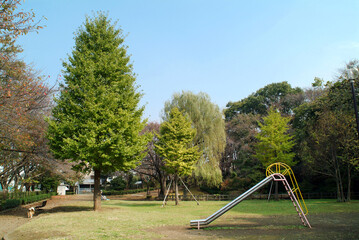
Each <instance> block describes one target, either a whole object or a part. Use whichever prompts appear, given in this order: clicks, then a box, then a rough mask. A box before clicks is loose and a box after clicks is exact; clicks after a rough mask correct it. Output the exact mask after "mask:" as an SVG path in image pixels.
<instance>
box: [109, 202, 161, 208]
mask: <svg viewBox="0 0 359 240" xmlns="http://www.w3.org/2000/svg"><path fill="white" fill-rule="evenodd" d="M161 205H162V204H160V203H150V202H148V203H147V202H146V203H136V202H125V201H122V202H120V203H115V204H111V203H110V204H109V205H108V206H118V207H121V206H122V207H134V208H141V207H156V206H158V207H161Z"/></svg>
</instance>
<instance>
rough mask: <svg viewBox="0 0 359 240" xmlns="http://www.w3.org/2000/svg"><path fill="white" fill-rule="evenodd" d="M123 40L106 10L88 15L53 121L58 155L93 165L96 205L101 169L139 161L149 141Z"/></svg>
mask: <svg viewBox="0 0 359 240" xmlns="http://www.w3.org/2000/svg"><path fill="white" fill-rule="evenodd" d="M123 41H124V39H123V36H122V31H121V29H118V28H116V26H115V25H114V24H111V20H109V19H108V18H107V16H106V15H104V14H103V13H99V14H98V16H95V17H93V18H90V17H87V18H86V21H85V23H84V24H83V26H82V27H80V28H79V30H78V32H77V33H76V36H75V47H74V49H73V51H72V55H71V56H69V58H68V61H67V62H64V64H63V65H64V68H65V70H64V80H65V83H64V84H63V85H62V86H61V87H62V90H61V94H60V96H59V98H58V99H56V103H57V105H56V107H55V108H54V109H53V112H52V113H53V117H52V119H51V120H50V121H49V130H48V139H49V142H50V147H51V150H52V152H53V153H54V155H55V156H56V157H57V158H61V159H70V160H71V161H73V162H75V163H76V168H77V169H78V170H80V171H89V170H93V171H94V173H95V185H94V210H99V209H100V208H101V193H100V174H101V173H103V172H105V173H106V172H110V171H117V170H129V169H131V168H133V167H135V163H136V162H137V161H139V160H140V159H141V158H142V157H143V154H142V152H143V151H144V149H145V147H146V144H147V136H146V135H141V134H139V133H140V132H141V130H142V129H143V128H144V125H145V122H143V121H142V120H141V116H142V113H143V110H144V108H143V107H138V104H139V101H140V97H141V94H140V93H139V92H137V86H136V85H135V80H136V78H135V76H134V73H133V72H132V65H131V64H130V57H129V56H128V54H127V52H126V46H124V45H123Z"/></svg>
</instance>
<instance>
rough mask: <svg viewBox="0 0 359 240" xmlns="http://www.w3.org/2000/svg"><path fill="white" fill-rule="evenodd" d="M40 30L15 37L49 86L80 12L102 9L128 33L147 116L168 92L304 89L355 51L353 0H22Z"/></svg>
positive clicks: (221, 95)
mask: <svg viewBox="0 0 359 240" xmlns="http://www.w3.org/2000/svg"><path fill="white" fill-rule="evenodd" d="M21 8H22V9H24V10H29V9H33V10H34V12H35V13H36V15H37V17H38V18H40V17H41V16H45V17H46V18H47V20H46V21H43V25H46V27H45V29H43V30H40V31H39V33H38V34H36V33H30V34H28V35H26V36H25V37H22V38H21V39H20V41H19V43H20V44H21V45H22V46H23V48H24V54H23V57H24V59H25V61H26V62H28V63H33V66H34V68H35V69H37V70H39V71H41V73H42V74H43V75H46V76H50V78H49V81H50V84H54V83H55V81H56V79H57V76H58V75H59V74H61V70H62V60H65V59H66V58H67V56H68V54H71V51H72V48H73V47H74V39H73V38H74V32H75V31H76V30H77V29H78V28H79V27H80V26H81V25H82V23H83V22H84V20H85V16H86V15H90V16H92V15H93V13H94V12H96V11H99V10H102V11H107V12H108V13H109V16H110V17H111V18H112V19H113V20H114V21H116V20H117V21H118V26H120V27H121V28H122V29H123V31H124V33H125V34H126V35H127V37H126V39H125V44H126V45H128V47H129V49H128V51H129V53H130V54H131V55H132V57H131V61H132V62H133V65H134V72H135V73H136V74H137V75H138V76H137V84H138V85H140V90H141V91H142V92H143V94H144V96H143V98H142V101H141V103H142V104H145V105H146V110H145V117H148V118H149V120H150V121H160V113H161V110H162V108H163V106H164V102H165V101H167V100H169V99H171V96H172V94H173V93H175V92H181V91H182V90H185V91H187V90H190V91H192V92H194V93H198V92H200V91H202V92H205V93H208V94H209V96H210V97H211V99H212V102H214V103H216V104H217V105H218V106H219V107H220V108H221V109H223V108H225V106H226V104H227V103H228V102H229V101H238V100H240V99H243V98H245V97H247V96H248V95H249V94H251V93H253V92H255V91H256V90H258V89H259V88H262V87H264V86H265V85H267V84H270V83H274V82H282V81H287V82H289V83H290V84H291V85H292V87H302V88H305V87H310V86H311V83H312V82H313V79H314V77H320V78H324V80H326V81H327V80H333V78H334V76H335V75H336V74H337V72H338V69H339V68H343V67H344V65H345V63H346V62H348V61H350V60H353V59H357V58H359V28H358V27H357V25H358V23H359V14H358V13H359V1H358V0H352V1H350V0H340V1H338V0H333V1H330V0H322V1H320V0H297V1H295V0H290V1H288V0H281V1H280V0H271V1H268V0H251V1H249V0H243V1H242V0H216V1H212V0H177V1H174V0H173V1H172V0H153V1H152V0H101V1H100V0H26V1H25V3H23V4H22V6H21Z"/></svg>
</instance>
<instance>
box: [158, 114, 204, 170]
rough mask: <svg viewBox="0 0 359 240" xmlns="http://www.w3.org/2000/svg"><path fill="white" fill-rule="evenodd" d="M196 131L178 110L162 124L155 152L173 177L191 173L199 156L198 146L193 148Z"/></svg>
mask: <svg viewBox="0 0 359 240" xmlns="http://www.w3.org/2000/svg"><path fill="white" fill-rule="evenodd" d="M195 135H196V130H195V129H193V128H192V127H191V122H190V121H189V120H188V118H187V117H185V116H184V115H183V114H182V113H181V112H180V111H179V110H178V108H173V109H172V110H171V111H170V113H169V118H168V121H167V122H163V123H162V124H161V127H160V134H159V135H158V144H156V145H155V147H156V149H155V151H156V152H157V153H158V154H159V155H161V156H162V157H163V160H164V161H165V170H166V171H167V172H168V173H170V174H174V175H178V176H186V175H190V174H191V173H192V171H193V168H194V164H195V163H196V162H197V161H198V159H199V157H200V156H201V152H200V151H199V149H198V146H193V142H192V141H193V138H194V137H195Z"/></svg>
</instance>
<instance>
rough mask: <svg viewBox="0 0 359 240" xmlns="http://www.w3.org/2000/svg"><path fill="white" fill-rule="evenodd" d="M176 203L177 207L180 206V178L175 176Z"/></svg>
mask: <svg viewBox="0 0 359 240" xmlns="http://www.w3.org/2000/svg"><path fill="white" fill-rule="evenodd" d="M175 201H176V205H179V198H178V176H177V175H175Z"/></svg>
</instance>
